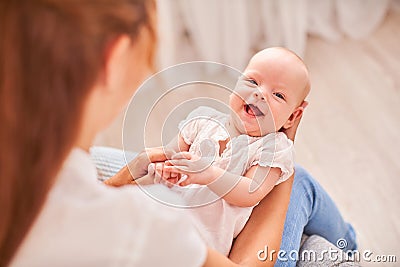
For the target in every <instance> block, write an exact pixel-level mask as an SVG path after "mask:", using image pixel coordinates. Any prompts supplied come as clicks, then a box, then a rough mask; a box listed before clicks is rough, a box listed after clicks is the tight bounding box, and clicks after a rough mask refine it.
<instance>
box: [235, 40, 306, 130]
mask: <svg viewBox="0 0 400 267" xmlns="http://www.w3.org/2000/svg"><path fill="white" fill-rule="evenodd" d="M309 91H310V81H309V77H308V71H307V67H306V66H305V64H304V63H303V61H302V60H301V59H300V58H299V57H298V56H297V55H296V54H295V53H293V52H291V51H290V50H287V49H285V48H281V47H273V48H267V49H264V50H262V51H260V52H258V53H257V54H255V55H254V56H253V57H252V58H251V60H250V62H249V64H248V66H247V67H246V69H245V70H244V73H243V76H242V77H240V78H239V80H238V83H237V85H236V88H235V92H234V93H232V94H231V96H230V101H229V105H230V108H231V110H232V112H233V113H234V114H232V118H233V122H234V124H235V126H236V128H237V129H238V130H239V131H240V132H242V133H246V134H248V135H251V136H264V135H266V134H268V133H271V132H276V131H279V130H280V129H282V128H284V129H287V128H290V127H291V126H292V125H293V123H294V121H295V120H296V118H298V116H300V115H301V114H302V113H303V107H302V106H301V105H302V103H303V101H304V99H305V97H306V96H307V95H308V93H309Z"/></svg>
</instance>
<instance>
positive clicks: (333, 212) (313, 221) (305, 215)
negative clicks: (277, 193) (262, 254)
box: [275, 165, 357, 266]
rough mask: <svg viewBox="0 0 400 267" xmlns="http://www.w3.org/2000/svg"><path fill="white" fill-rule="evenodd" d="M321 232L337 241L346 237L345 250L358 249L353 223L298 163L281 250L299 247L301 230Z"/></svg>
mask: <svg viewBox="0 0 400 267" xmlns="http://www.w3.org/2000/svg"><path fill="white" fill-rule="evenodd" d="M303 233H304V234H306V235H319V236H322V237H324V238H325V239H326V240H328V241H329V242H331V243H333V244H335V245H336V242H337V240H338V239H341V238H343V239H345V240H346V241H347V247H346V248H345V250H355V249H357V243H356V235H355V231H354V229H353V227H352V226H351V225H350V224H349V223H346V222H345V221H344V220H343V218H342V215H341V214H340V212H339V210H338V208H337V207H336V205H335V203H334V202H333V200H332V199H331V198H330V197H329V196H328V194H327V193H326V192H325V190H324V189H323V188H322V187H321V185H320V184H319V183H318V182H317V181H316V180H315V179H314V178H313V177H312V176H311V175H310V174H309V173H308V172H307V171H306V170H304V169H303V168H302V167H300V166H298V165H296V167H295V176H294V181H293V188H292V193H291V196H290V204H289V208H288V211H287V214H286V221H285V226H284V230H283V236H282V243H281V250H284V251H286V252H287V253H289V252H290V251H292V250H296V251H299V248H300V241H301V237H302V234H303ZM285 258H287V259H288V261H285V262H284V261H280V260H279V259H278V260H277V261H276V263H275V266H296V262H295V261H293V260H290V257H288V256H286V257H285Z"/></svg>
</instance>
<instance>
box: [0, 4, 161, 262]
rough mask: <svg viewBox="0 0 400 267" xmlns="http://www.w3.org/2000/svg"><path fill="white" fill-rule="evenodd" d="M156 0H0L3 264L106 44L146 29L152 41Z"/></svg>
mask: <svg viewBox="0 0 400 267" xmlns="http://www.w3.org/2000/svg"><path fill="white" fill-rule="evenodd" d="M154 5H155V4H154V1H145V0H19V1H15V0H5V1H4V0H3V1H1V3H0V149H1V152H0V214H1V215H0V218H1V219H0V266H6V265H8V264H9V263H10V262H11V260H12V258H13V256H14V255H15V253H16V251H17V250H18V247H19V246H20V244H21V243H22V241H23V239H24V237H25V236H26V235H27V234H28V232H29V229H30V227H31V226H32V224H33V222H34V220H35V218H36V217H37V215H38V214H39V213H40V210H41V208H42V206H43V204H44V202H45V200H46V196H47V193H48V191H49V190H50V188H51V186H52V184H53V183H54V180H55V177H56V176H57V173H58V171H59V170H60V168H61V166H62V163H63V161H64V160H65V158H66V157H67V156H68V154H69V152H70V151H71V149H72V147H73V145H74V142H75V141H76V138H77V136H78V133H79V130H80V129H79V127H78V126H79V125H80V117H81V115H82V112H83V106H84V103H85V100H86V98H87V96H88V94H89V92H90V89H91V88H93V86H94V84H95V82H96V81H98V79H99V78H100V77H99V76H100V75H101V74H102V70H103V67H104V63H105V59H106V50H107V47H108V46H109V45H110V44H111V43H112V42H113V40H115V38H117V37H118V36H120V35H122V34H127V35H129V36H130V37H131V39H132V41H133V42H134V41H135V39H136V38H139V37H138V36H139V33H140V32H141V29H143V27H145V28H147V29H148V30H149V32H150V34H151V36H152V37H153V39H154V38H155V31H154V20H153V15H154ZM153 41H154V40H153ZM150 50H151V51H154V47H153V49H150ZM149 56H150V57H152V55H149Z"/></svg>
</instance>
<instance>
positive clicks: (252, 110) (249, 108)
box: [244, 104, 264, 117]
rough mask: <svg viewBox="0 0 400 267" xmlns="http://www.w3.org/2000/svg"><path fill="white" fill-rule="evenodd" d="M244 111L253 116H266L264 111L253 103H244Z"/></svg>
mask: <svg viewBox="0 0 400 267" xmlns="http://www.w3.org/2000/svg"><path fill="white" fill-rule="evenodd" d="M244 111H245V112H246V113H247V114H249V115H250V116H253V117H258V116H264V113H262V112H261V110H260V109H259V108H258V107H257V106H255V105H253V104H247V105H244Z"/></svg>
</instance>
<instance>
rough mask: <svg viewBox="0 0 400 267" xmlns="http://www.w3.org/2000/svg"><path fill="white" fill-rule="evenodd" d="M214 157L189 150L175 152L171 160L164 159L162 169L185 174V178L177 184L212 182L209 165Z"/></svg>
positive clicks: (205, 183)
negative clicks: (203, 155) (202, 155)
mask: <svg viewBox="0 0 400 267" xmlns="http://www.w3.org/2000/svg"><path fill="white" fill-rule="evenodd" d="M213 161H214V157H200V156H198V155H196V154H192V153H190V152H181V153H176V154H175V155H174V156H172V159H171V160H168V161H166V164H165V165H164V170H165V171H167V172H179V173H181V174H185V175H187V178H186V179H185V180H184V181H182V182H181V183H180V184H179V185H181V186H186V185H189V184H201V185H207V184H209V183H211V182H212V179H211V178H212V177H213V175H212V173H210V172H212V168H210V167H211V165H212V163H213Z"/></svg>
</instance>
